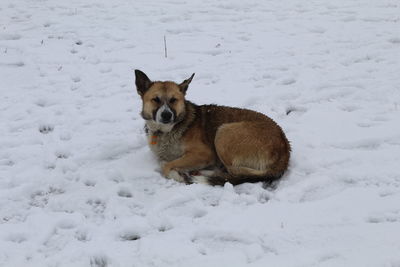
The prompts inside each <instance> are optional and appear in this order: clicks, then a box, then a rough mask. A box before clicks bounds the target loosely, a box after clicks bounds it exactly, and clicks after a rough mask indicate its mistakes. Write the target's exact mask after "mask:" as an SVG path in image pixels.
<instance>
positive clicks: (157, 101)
mask: <svg viewBox="0 0 400 267" xmlns="http://www.w3.org/2000/svg"><path fill="white" fill-rule="evenodd" d="M152 100H153V102H155V103H157V104H160V103H161V100H160V98H159V97H158V96H157V97H155V98H153V99H152Z"/></svg>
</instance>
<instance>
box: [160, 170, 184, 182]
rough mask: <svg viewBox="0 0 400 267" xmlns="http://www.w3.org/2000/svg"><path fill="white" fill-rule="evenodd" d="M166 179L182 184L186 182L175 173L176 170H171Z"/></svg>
mask: <svg viewBox="0 0 400 267" xmlns="http://www.w3.org/2000/svg"><path fill="white" fill-rule="evenodd" d="M165 177H167V178H168V179H173V180H175V181H177V182H180V183H184V182H185V178H183V176H181V175H180V174H179V172H177V171H175V170H171V171H170V172H169V173H168V174H167V175H165Z"/></svg>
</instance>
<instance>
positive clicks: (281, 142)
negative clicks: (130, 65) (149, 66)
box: [136, 71, 290, 184]
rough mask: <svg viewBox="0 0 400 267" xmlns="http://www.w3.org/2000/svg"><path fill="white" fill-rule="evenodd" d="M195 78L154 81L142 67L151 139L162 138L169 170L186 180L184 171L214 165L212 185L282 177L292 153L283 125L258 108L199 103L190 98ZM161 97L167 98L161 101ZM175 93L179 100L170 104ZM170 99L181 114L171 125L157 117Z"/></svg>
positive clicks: (161, 154) (157, 147) (139, 79)
mask: <svg viewBox="0 0 400 267" xmlns="http://www.w3.org/2000/svg"><path fill="white" fill-rule="evenodd" d="M192 78H193V75H192V77H190V78H189V79H188V80H185V81H184V82H183V83H181V84H176V83H174V82H170V81H167V82H151V81H150V80H149V79H148V78H147V76H146V75H145V74H144V73H142V72H140V71H136V85H137V89H138V93H139V95H141V97H142V100H143V110H142V116H143V118H144V119H145V120H146V127H147V130H148V137H149V142H150V140H156V143H155V144H151V145H150V147H151V150H152V151H153V152H154V153H155V154H156V156H157V157H158V159H159V160H160V161H161V162H162V164H163V167H162V172H163V175H164V176H165V177H170V178H173V179H176V180H178V181H184V178H183V177H182V175H181V174H183V173H188V172H190V171H196V170H203V169H213V170H216V171H214V172H213V174H212V175H210V176H209V177H206V179H207V182H208V183H210V184H224V183H225V182H230V183H232V184H239V183H243V182H247V181H250V182H255V181H271V180H274V179H277V178H279V177H280V176H282V174H283V173H284V171H285V170H286V169H287V167H288V163H289V157H290V145H289V142H288V140H287V138H286V136H285V134H284V133H283V131H282V129H281V128H280V127H279V126H278V125H277V124H276V123H275V122H274V121H273V120H272V119H270V118H269V117H267V116H265V115H263V114H261V113H258V112H255V111H252V110H247V109H239V108H232V107H224V106H217V105H201V106H198V105H195V104H193V103H191V102H189V101H187V100H185V93H186V90H187V88H188V85H189V83H190V82H191V80H192ZM156 97H157V98H159V99H160V101H161V100H162V102H160V103H155V101H154V99H155V98H156ZM171 98H174V99H175V101H174V102H173V103H172V104H171V105H169V101H170V99H171ZM164 104H165V105H168V107H169V108H170V109H171V110H172V111H173V112H174V114H176V116H175V118H176V120H175V121H174V122H173V123H171V125H163V124H160V123H156V122H155V114H156V113H155V112H156V111H157V109H158V108H160V105H164ZM189 182H190V181H189Z"/></svg>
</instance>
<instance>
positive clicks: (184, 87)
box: [179, 73, 194, 94]
mask: <svg viewBox="0 0 400 267" xmlns="http://www.w3.org/2000/svg"><path fill="white" fill-rule="evenodd" d="M193 77H194V73H193V74H192V76H190V78H189V79H186V80H184V81H183V82H182V83H181V84H179V88H180V89H181V92H182V93H183V94H186V90H187V89H188V87H189V84H190V82H191V81H192V79H193Z"/></svg>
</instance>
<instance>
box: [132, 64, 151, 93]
mask: <svg viewBox="0 0 400 267" xmlns="http://www.w3.org/2000/svg"><path fill="white" fill-rule="evenodd" d="M135 76H136V81H135V83H136V89H137V92H138V94H139V95H140V96H141V97H143V95H144V93H146V91H147V90H148V89H149V88H150V86H151V81H150V79H149V77H147V75H146V74H145V73H144V72H143V71H140V70H135Z"/></svg>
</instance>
